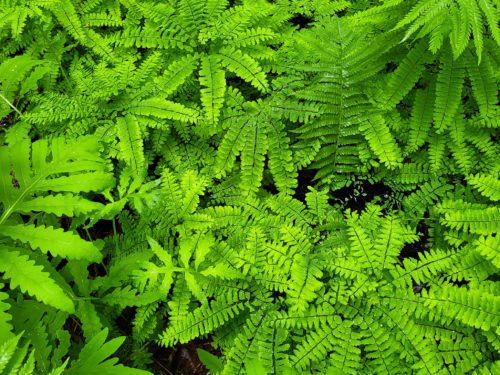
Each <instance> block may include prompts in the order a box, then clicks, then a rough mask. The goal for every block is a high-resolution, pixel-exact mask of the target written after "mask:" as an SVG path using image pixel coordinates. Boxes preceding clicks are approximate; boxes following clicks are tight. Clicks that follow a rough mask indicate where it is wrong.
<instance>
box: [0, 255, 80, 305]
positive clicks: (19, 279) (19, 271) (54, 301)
mask: <svg viewBox="0 0 500 375" xmlns="http://www.w3.org/2000/svg"><path fill="white" fill-rule="evenodd" d="M0 270H1V271H2V272H4V277H5V278H6V279H10V287H11V288H12V289H14V288H16V287H18V286H19V288H20V289H21V291H22V292H26V293H28V294H29V295H32V296H34V297H35V298H36V299H38V300H39V301H41V302H43V303H46V304H47V305H49V306H53V307H55V308H57V309H60V310H63V311H66V312H69V313H70V314H72V313H74V311H75V305H74V303H73V301H72V299H71V298H70V296H68V295H67V294H66V293H65V292H64V291H63V289H62V288H61V287H60V286H59V285H58V284H57V283H56V282H55V281H54V280H52V278H51V277H50V276H49V273H48V272H45V271H44V269H43V267H42V266H39V265H36V264H35V262H34V261H33V260H31V259H30V258H29V257H28V256H27V255H25V254H24V253H21V252H20V251H19V250H17V249H15V248H7V247H5V246H3V248H2V251H1V252H0Z"/></svg>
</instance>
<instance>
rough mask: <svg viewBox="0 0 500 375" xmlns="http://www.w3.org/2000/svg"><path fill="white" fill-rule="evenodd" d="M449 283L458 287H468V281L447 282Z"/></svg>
mask: <svg viewBox="0 0 500 375" xmlns="http://www.w3.org/2000/svg"><path fill="white" fill-rule="evenodd" d="M449 283H450V284H452V285H455V286H458V287H461V286H466V285H469V280H449Z"/></svg>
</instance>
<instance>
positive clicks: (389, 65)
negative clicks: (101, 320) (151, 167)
mask: <svg viewBox="0 0 500 375" xmlns="http://www.w3.org/2000/svg"><path fill="white" fill-rule="evenodd" d="M397 67H398V64H396V63H395V62H394V61H389V62H388V63H387V64H385V72H386V73H392V72H393V71H395V70H396V68H397Z"/></svg>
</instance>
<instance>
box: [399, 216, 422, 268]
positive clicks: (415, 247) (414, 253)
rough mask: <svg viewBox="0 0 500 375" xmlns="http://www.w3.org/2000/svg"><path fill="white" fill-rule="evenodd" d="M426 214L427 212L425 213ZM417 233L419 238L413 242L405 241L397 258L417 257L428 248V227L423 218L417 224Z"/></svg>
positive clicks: (401, 259)
mask: <svg viewBox="0 0 500 375" xmlns="http://www.w3.org/2000/svg"><path fill="white" fill-rule="evenodd" d="M426 215H428V213H426ZM417 233H418V235H419V236H420V237H419V240H418V241H417V242H414V243H407V244H406V245H405V246H404V247H403V250H401V253H400V254H399V260H400V261H403V259H405V258H413V259H418V254H420V253H423V252H425V251H428V250H429V227H428V226H427V224H426V223H425V220H420V221H419V222H418V224H417Z"/></svg>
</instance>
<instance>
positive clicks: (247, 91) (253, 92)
mask: <svg viewBox="0 0 500 375" xmlns="http://www.w3.org/2000/svg"><path fill="white" fill-rule="evenodd" d="M226 83H227V85H228V86H233V87H236V88H237V89H238V90H240V91H241V93H242V94H243V96H244V97H245V99H247V100H248V101H255V100H257V99H261V98H262V97H263V95H262V94H261V92H260V91H259V90H257V89H256V88H255V87H253V86H251V85H250V84H248V83H247V82H246V81H244V80H243V79H242V78H240V77H238V76H236V75H234V74H231V75H228V77H227V78H226Z"/></svg>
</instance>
